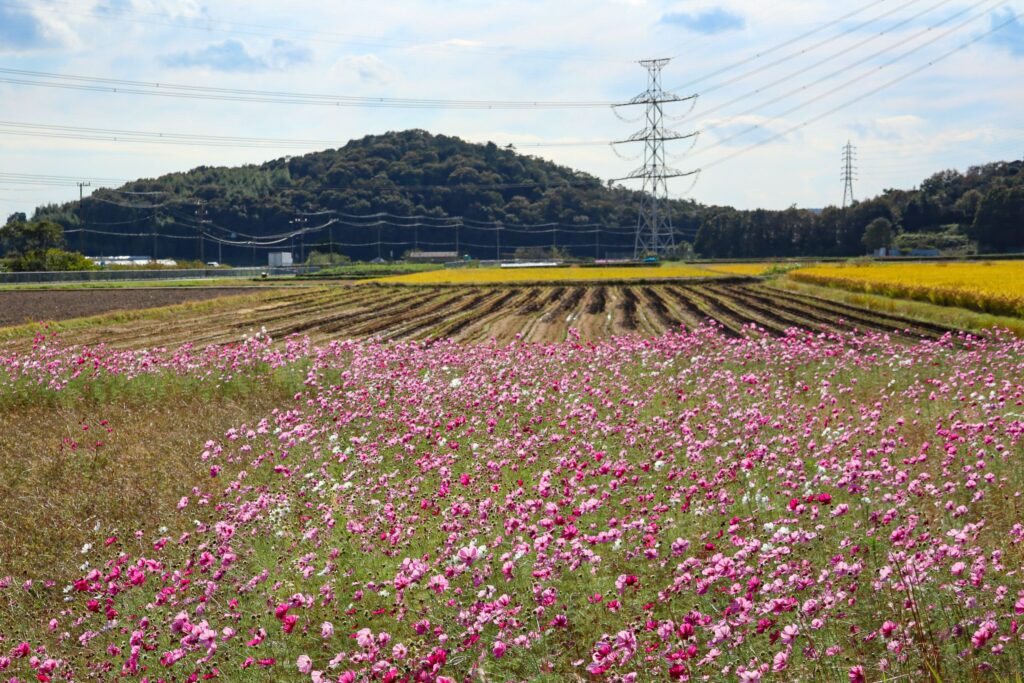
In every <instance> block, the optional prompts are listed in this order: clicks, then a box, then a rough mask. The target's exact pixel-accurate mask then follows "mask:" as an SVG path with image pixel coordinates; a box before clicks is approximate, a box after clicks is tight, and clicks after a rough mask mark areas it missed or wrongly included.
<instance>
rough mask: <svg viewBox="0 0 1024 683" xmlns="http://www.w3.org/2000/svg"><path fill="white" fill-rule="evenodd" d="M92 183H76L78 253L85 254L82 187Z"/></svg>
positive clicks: (90, 185)
mask: <svg viewBox="0 0 1024 683" xmlns="http://www.w3.org/2000/svg"><path fill="white" fill-rule="evenodd" d="M83 187H92V183H81V182H80V183H78V226H79V227H78V253H80V254H82V255H85V216H84V215H83V214H82V188H83Z"/></svg>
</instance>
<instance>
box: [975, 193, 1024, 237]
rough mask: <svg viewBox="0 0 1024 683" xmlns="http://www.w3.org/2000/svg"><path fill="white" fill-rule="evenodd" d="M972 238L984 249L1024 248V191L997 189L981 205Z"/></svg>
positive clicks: (976, 215) (988, 194) (986, 196)
mask: <svg viewBox="0 0 1024 683" xmlns="http://www.w3.org/2000/svg"><path fill="white" fill-rule="evenodd" d="M970 236H971V238H972V239H975V240H977V241H978V244H979V245H981V248H982V249H986V248H989V249H995V250H996V251H1007V250H1009V249H1013V248H1016V247H1021V246H1024V187H997V188H995V189H992V190H989V191H988V193H986V194H985V196H984V197H983V198H982V200H981V202H980V203H979V204H978V212H977V213H976V214H975V216H974V224H973V225H972V226H971V231H970Z"/></svg>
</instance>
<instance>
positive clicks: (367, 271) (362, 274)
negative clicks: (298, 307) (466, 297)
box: [297, 263, 444, 280]
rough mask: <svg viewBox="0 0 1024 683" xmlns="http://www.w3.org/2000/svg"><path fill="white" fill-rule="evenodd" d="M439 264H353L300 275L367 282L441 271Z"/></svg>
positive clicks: (302, 278) (306, 277)
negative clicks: (368, 280)
mask: <svg viewBox="0 0 1024 683" xmlns="http://www.w3.org/2000/svg"><path fill="white" fill-rule="evenodd" d="M443 267H444V266H442V265H440V264H437V263H353V264H350V265H345V266H334V267H332V268H324V269H322V270H318V271H317V272H315V273H310V274H308V275H299V276H298V277H297V279H300V280H365V279H367V278H375V277H390V276H397V275H408V274H411V273H425V272H429V271H431V270H440V269H442V268H443Z"/></svg>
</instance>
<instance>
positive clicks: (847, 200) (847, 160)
mask: <svg viewBox="0 0 1024 683" xmlns="http://www.w3.org/2000/svg"><path fill="white" fill-rule="evenodd" d="M856 160H857V148H856V147H854V146H853V145H852V144H851V143H850V141H849V140H847V141H846V146H845V147H843V175H842V180H843V208H844V209H845V208H846V207H847V206H849V205H850V204H853V202H854V201H855V200H854V198H853V181H854V180H856V179H857V167H856V166H855V165H854V162H855V161H856Z"/></svg>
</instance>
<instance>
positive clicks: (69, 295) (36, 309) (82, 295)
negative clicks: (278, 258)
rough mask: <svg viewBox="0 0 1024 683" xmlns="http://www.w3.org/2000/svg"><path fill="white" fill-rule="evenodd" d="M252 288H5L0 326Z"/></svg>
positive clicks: (0, 298) (0, 293) (200, 298)
mask: <svg viewBox="0 0 1024 683" xmlns="http://www.w3.org/2000/svg"><path fill="white" fill-rule="evenodd" d="M252 291H253V290H252V288H251V287H209V288H207V287H202V288H200V287H181V288H171V287H159V288H157V287H154V288H117V289H28V290H21V291H19V290H4V291H0V327H3V326H7V325H20V324H22V323H31V322H40V321H47V320H68V319H70V318H81V317H84V316H90V315H97V314H100V313H110V312H111V311H125V310H138V309H143V308H156V307H158V306H168V305H171V304H179V303H183V302H185V301H205V300H207V299H214V298H217V297H222V296H230V295H233V294H246V293H251V292H252Z"/></svg>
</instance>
